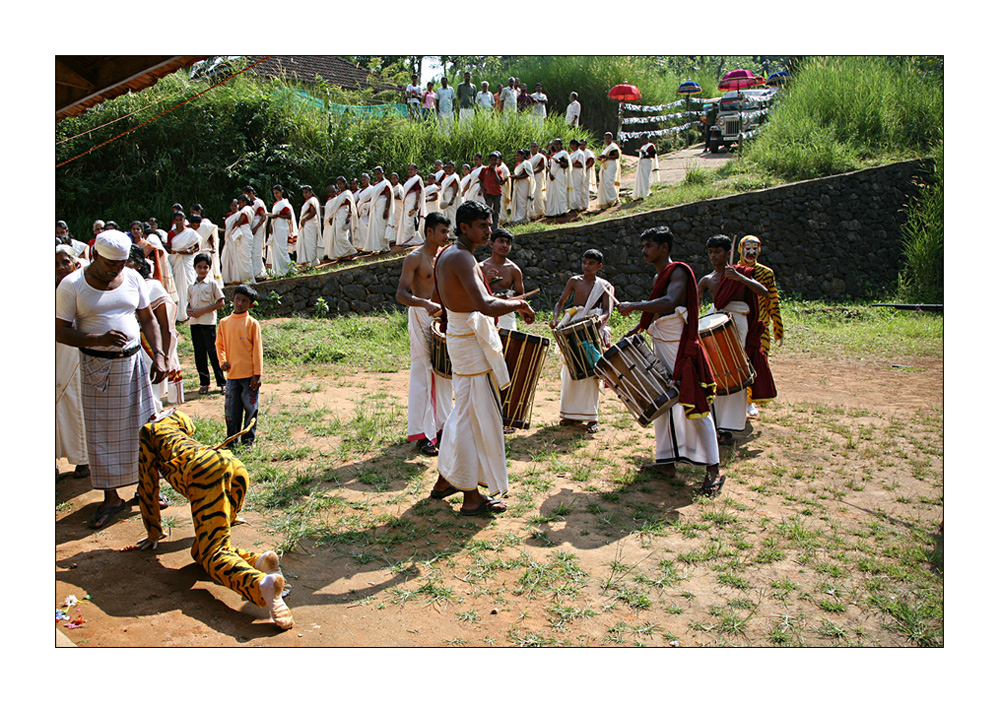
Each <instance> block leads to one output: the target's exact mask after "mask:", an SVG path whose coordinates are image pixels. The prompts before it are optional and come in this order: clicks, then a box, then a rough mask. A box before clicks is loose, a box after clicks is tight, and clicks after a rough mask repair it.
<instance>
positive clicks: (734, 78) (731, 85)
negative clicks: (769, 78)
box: [719, 69, 766, 91]
mask: <svg viewBox="0 0 1000 708" xmlns="http://www.w3.org/2000/svg"><path fill="white" fill-rule="evenodd" d="M765 82H766V79H765V78H764V77H763V76H757V75H756V74H754V73H753V72H752V71H750V70H749V69H733V70H732V71H727V72H726V74H725V75H724V76H723V77H722V80H721V81H719V90H720V91H742V90H743V89H748V88H753V87H754V86H760V85H761V84H763V83H765Z"/></svg>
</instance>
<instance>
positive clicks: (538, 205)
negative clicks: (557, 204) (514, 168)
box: [528, 153, 548, 219]
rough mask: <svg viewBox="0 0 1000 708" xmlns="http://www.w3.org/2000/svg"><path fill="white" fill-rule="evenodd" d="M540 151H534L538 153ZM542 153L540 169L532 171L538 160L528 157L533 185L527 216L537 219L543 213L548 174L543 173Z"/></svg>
mask: <svg viewBox="0 0 1000 708" xmlns="http://www.w3.org/2000/svg"><path fill="white" fill-rule="evenodd" d="M540 154H541V153H536V155H540ZM544 159H545V157H544V155H543V156H542V161H541V162H542V165H543V167H542V171H541V172H534V170H535V168H536V167H538V163H539V160H536V159H532V158H529V159H528V164H530V165H531V169H532V173H533V174H534V179H535V187H534V190H533V192H532V194H531V200H530V202H529V203H528V218H529V219H538V218H540V217H542V216H543V215H544V214H545V197H546V194H545V187H546V184H545V183H546V181H548V176H547V175H546V174H545V168H544V164H545V163H544Z"/></svg>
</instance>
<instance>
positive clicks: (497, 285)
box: [479, 229, 524, 331]
mask: <svg viewBox="0 0 1000 708" xmlns="http://www.w3.org/2000/svg"><path fill="white" fill-rule="evenodd" d="M513 247H514V236H513V234H511V233H510V232H509V231H507V229H496V230H495V231H494V232H493V233H491V234H490V250H491V251H492V254H491V255H490V257H489V258H487V259H486V260H484V261H481V262H480V263H479V267H480V268H482V269H483V276H484V277H485V278H486V285H487V287H488V288H489V289H490V292H491V293H493V295H495V296H496V297H500V298H504V299H505V300H510V299H512V298H518V297H521V296H522V295H523V294H524V275H523V274H522V273H521V269H520V268H519V267H518V265H517V264H516V263H515V262H514V261H512V260H510V258H508V256H509V255H510V251H511V249H512V248H513ZM497 327H498V328H500V329H509V330H511V331H517V314H516V313H514V312H508V313H507V314H506V315H501V316H500V318H499V319H497Z"/></svg>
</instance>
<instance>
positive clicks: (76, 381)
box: [56, 342, 88, 466]
mask: <svg viewBox="0 0 1000 708" xmlns="http://www.w3.org/2000/svg"><path fill="white" fill-rule="evenodd" d="M60 458H66V461H67V462H69V463H70V464H71V465H74V466H76V465H85V464H87V462H88V458H87V429H86V426H85V425H84V422H83V398H82V393H81V391H80V350H79V349H77V348H76V347H70V346H67V345H65V344H59V343H58V342H56V459H57V460H58V459H60Z"/></svg>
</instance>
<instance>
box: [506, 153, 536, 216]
mask: <svg viewBox="0 0 1000 708" xmlns="http://www.w3.org/2000/svg"><path fill="white" fill-rule="evenodd" d="M528 155H529V153H528V151H527V150H518V151H517V163H516V164H515V165H514V171H513V172H512V173H511V176H510V183H511V190H512V195H513V197H512V199H513V201H512V203H511V215H510V218H511V224H524V223H527V221H528V209H529V205H530V203H531V200H532V198H533V195H534V192H535V174H534V172H532V170H531V163H530V162H528Z"/></svg>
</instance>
